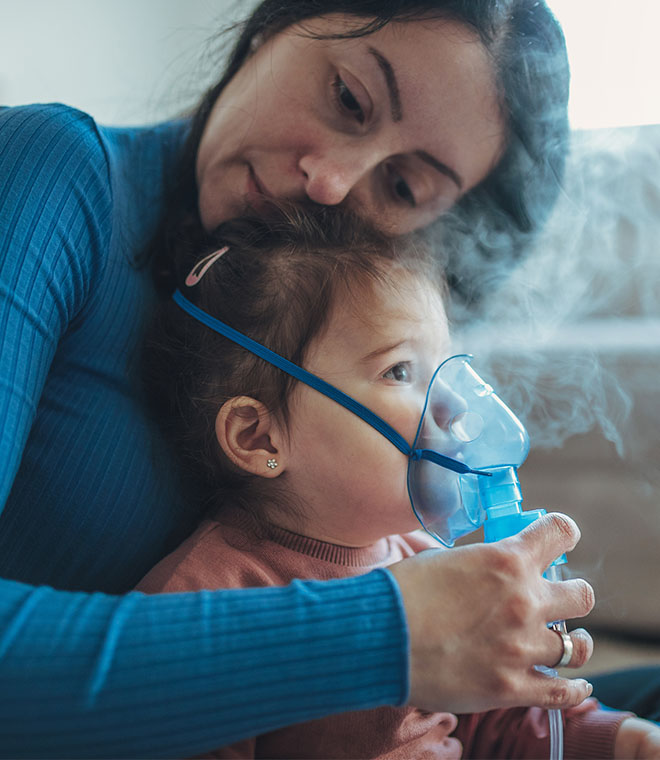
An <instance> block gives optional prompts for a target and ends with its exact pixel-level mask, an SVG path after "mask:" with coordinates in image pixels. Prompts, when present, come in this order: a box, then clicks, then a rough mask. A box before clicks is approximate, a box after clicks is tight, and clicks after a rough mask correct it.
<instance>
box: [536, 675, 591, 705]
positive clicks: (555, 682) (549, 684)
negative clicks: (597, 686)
mask: <svg viewBox="0 0 660 760" xmlns="http://www.w3.org/2000/svg"><path fill="white" fill-rule="evenodd" d="M531 679H532V680H533V683H532V685H531V686H530V687H529V692H530V694H531V699H530V700H529V704H533V705H537V706H538V707H545V708H546V709H548V710H550V709H553V708H555V709H557V710H566V709H567V708H569V707H575V706H576V705H579V704H580V703H582V702H584V700H585V699H586V698H587V697H590V696H591V692H592V691H593V686H592V685H591V684H590V683H589V682H588V681H585V680H584V678H561V677H559V676H551V675H546V674H545V673H541V672H540V671H538V670H534V671H533V673H532V675H531Z"/></svg>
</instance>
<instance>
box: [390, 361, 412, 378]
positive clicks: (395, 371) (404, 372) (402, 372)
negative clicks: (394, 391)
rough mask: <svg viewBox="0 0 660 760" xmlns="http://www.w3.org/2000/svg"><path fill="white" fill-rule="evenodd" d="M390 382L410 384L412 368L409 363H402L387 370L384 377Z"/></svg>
mask: <svg viewBox="0 0 660 760" xmlns="http://www.w3.org/2000/svg"><path fill="white" fill-rule="evenodd" d="M383 377H386V378H387V379H388V380H395V381H396V382H397V383H409V382H410V366H409V365H408V363H407V362H400V363H399V364H395V365H394V366H393V367H391V368H390V369H388V370H387V372H386V373H385V374H384V375H383Z"/></svg>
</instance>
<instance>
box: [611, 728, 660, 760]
mask: <svg viewBox="0 0 660 760" xmlns="http://www.w3.org/2000/svg"><path fill="white" fill-rule="evenodd" d="M614 757H615V760H637V758H639V760H642V758H644V760H660V727H658V726H657V725H656V724H655V723H652V722H651V721H649V720H642V719H641V718H626V720H624V721H623V723H622V724H621V725H620V726H619V730H618V732H617V735H616V740H615V742H614Z"/></svg>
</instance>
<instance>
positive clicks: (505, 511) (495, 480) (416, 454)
mask: <svg viewBox="0 0 660 760" xmlns="http://www.w3.org/2000/svg"><path fill="white" fill-rule="evenodd" d="M173 300H174V301H175V302H176V303H177V304H178V305H179V306H180V307H181V308H182V309H184V311H187V312H188V313H189V314H190V315H191V316H192V317H194V318H195V319H197V320H199V321H200V322H202V323H204V324H206V325H207V327H210V328H211V329H212V330H214V331H215V332H218V333H220V334H221V335H224V336H225V337H226V338H229V340H232V341H233V342H235V343H237V344H239V345H241V346H243V347H244V348H246V349H247V350H248V351H251V352H252V353H253V354H255V355H257V356H259V357H261V358H262V359H264V360H265V361H267V362H269V363H271V364H273V365H275V366H276V367H278V368H279V369H281V370H282V371H283V372H286V373H287V374H289V375H291V376H292V377H294V378H296V379H297V380H299V381H301V382H303V383H305V384H307V385H309V386H310V387H312V388H314V389H315V390H317V391H319V392H320V393H322V394H324V395H325V396H328V397H329V398H331V399H333V400H334V401H336V402H337V403H339V404H341V405H342V406H344V407H345V408H346V409H348V410H349V411H351V412H353V413H354V414H356V415H357V416H358V417H360V418H361V419H363V420H364V421H365V422H367V423H368V424H369V425H371V426H372V427H373V428H375V429H376V430H378V432H380V433H381V434H382V435H383V436H385V438H387V439H388V440H389V441H390V443H392V444H393V445H394V446H396V447H397V448H398V449H399V450H400V451H401V452H403V453H404V454H406V455H407V456H408V457H409V490H410V465H411V463H415V462H416V463H420V462H428V463H433V464H435V465H439V466H440V467H442V468H445V469H446V470H449V471H452V472H454V473H456V474H457V475H458V476H459V477H462V476H465V475H468V476H471V477H473V476H476V477H477V480H478V483H479V486H478V490H479V494H480V499H481V504H482V507H483V509H485V512H486V519H485V522H484V540H485V541H486V542H492V541H498V540H500V539H501V538H506V537H508V536H513V535H515V534H516V533H518V532H519V531H521V530H522V529H523V528H524V527H526V526H527V525H529V524H530V523H531V522H533V521H534V520H536V519H538V518H539V517H540V516H541V515H543V514H545V510H543V509H537V510H527V511H524V512H523V510H522V507H521V504H522V494H521V491H520V483H519V481H518V474H517V465H516V466H513V465H500V466H495V467H486V466H477V465H475V463H474V462H470V464H468V463H467V461H466V459H465V458H464V459H463V461H461V460H458V459H456V458H454V457H453V456H447V455H445V454H443V453H441V452H440V451H438V450H437V448H428V447H426V446H420V447H417V446H415V445H413V446H412V447H411V446H409V445H408V443H407V441H406V440H405V438H403V436H401V435H400V434H399V433H398V432H397V431H396V430H395V429H394V428H393V427H391V426H390V425H389V424H388V423H387V422H385V420H383V419H382V418H380V417H378V415H376V414H374V413H373V412H372V411H371V410H370V409H368V408H367V407H365V406H363V405H362V404H360V403H359V402H358V401H356V400H355V399H353V398H351V397H350V396H348V395H347V394H345V393H344V392H343V391H341V390H340V389H338V388H336V387H335V386H333V385H331V384H330V383H327V382H326V381H324V380H323V379H322V378H320V377H317V376H316V375H313V374H312V373H310V372H307V371H306V370H305V369H303V368H302V367H300V366H299V365H296V364H294V363H293V362H290V361H289V360H288V359H286V358H285V357H283V356H281V355H279V354H277V353H276V352H274V351H271V350H270V349H269V348H267V347H266V346H264V345H262V344H260V343H258V342H257V341H254V340H252V339H251V338H249V337H248V336H247V335H244V334H243V333H240V332H239V331H237V330H235V329H234V328H232V327H231V326H230V325H227V324H226V323H224V322H221V321H220V320H218V319H216V318H215V317H213V316H211V315H210V314H207V313H206V312H205V311H203V310H202V309H200V308H199V307H198V306H196V305H195V304H193V303H192V302H190V301H189V300H188V299H187V298H186V297H185V296H183V295H182V293H181V292H180V291H178V290H177V291H176V292H175V293H174V295H173ZM471 358H472V357H471V356H469V355H463V356H456V357H452V358H451V359H448V360H446V361H445V362H444V363H443V365H441V367H439V368H438V370H436V373H435V374H434V377H433V379H432V381H431V386H429V393H427V403H428V399H429V394H430V391H431V387H432V385H433V381H434V380H435V378H436V376H437V375H438V373H439V372H440V370H441V369H442V367H444V366H446V365H449V363H450V362H452V361H455V360H459V361H463V362H464V363H465V364H466V365H469V362H470V360H471ZM472 377H473V378H474V380H475V381H476V382H477V385H478V387H479V389H480V393H479V395H481V396H482V397H487V396H488V397H491V398H493V399H494V400H495V401H496V404H495V406H494V407H493V408H496V407H497V408H498V410H499V412H500V413H502V412H503V413H504V415H505V418H506V419H508V420H510V421H511V422H512V423H513V426H514V428H515V427H516V426H517V428H518V429H517V433H522V436H521V437H520V436H519V440H517V443H516V445H517V444H521V448H520V451H519V455H518V457H517V458H516V459H515V461H516V462H517V464H520V463H522V461H523V460H524V458H525V456H526V455H527V451H528V448H529V439H528V438H527V434H526V432H525V430H524V428H523V427H522V425H521V423H520V422H519V420H518V419H517V418H516V417H515V415H513V413H512V412H511V411H510V410H509V409H508V407H506V406H505V405H504V404H502V402H501V401H499V399H497V397H496V395H495V394H494V393H493V389H492V388H491V387H490V386H489V385H488V384H486V383H483V381H482V380H481V378H479V376H478V375H476V373H474V372H473V371H472ZM475 387H476V386H475ZM473 390H474V388H473ZM426 408H427V405H425V408H424V413H425V412H426ZM424 413H423V415H422V420H420V430H421V427H422V422H423V416H424ZM418 437H419V431H418V436H416V439H415V443H417V440H418ZM509 461H513V460H509ZM411 503H412V506H413V510H414V511H415V514H416V515H417V517H418V519H419V520H420V523H421V524H422V526H423V527H424V528H425V530H427V531H428V532H429V533H430V534H431V535H432V536H434V537H435V538H437V539H438V540H439V541H441V542H442V543H445V544H446V542H445V541H444V540H443V539H442V537H441V536H439V535H438V533H437V532H435V531H434V530H433V529H430V528H429V526H428V524H427V523H426V521H425V519H424V518H423V517H422V516H421V515H420V513H419V512H418V510H417V509H416V508H415V503H414V498H413V495H412V493H411ZM469 523H470V524H469V526H468V529H469V530H470V531H471V530H474V529H475V528H477V527H478V523H477V522H473V521H472V520H471V519H470V520H469ZM463 535H465V532H464V533H463ZM452 543H453V540H452V542H451V543H449V544H446V545H449V546H450V545H452ZM565 562H566V558H565V556H564V555H562V557H559V558H558V559H556V560H555V561H554V562H553V563H552V565H551V566H550V568H548V570H546V572H545V574H544V575H545V577H547V578H548V579H549V580H560V579H561V578H560V577H557V574H558V573H560V570H559V567H558V566H559V565H561V564H563V563H565ZM551 626H560V627H561V626H563V631H564V632H565V631H566V625H565V623H564V622H563V621H558V622H555V623H552V624H551ZM560 629H561V628H560ZM538 669H539V670H541V671H542V672H544V673H546V674H548V675H550V674H552V675H553V676H556V675H557V674H556V672H555V671H554V670H551V669H550V668H545V667H543V666H538ZM548 716H549V729H550V758H551V760H561V758H562V756H563V725H562V719H561V712H560V711H559V710H549V711H548Z"/></svg>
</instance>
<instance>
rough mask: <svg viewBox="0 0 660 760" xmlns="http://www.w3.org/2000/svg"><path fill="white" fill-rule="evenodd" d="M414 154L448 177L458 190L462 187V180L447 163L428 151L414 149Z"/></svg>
mask: <svg viewBox="0 0 660 760" xmlns="http://www.w3.org/2000/svg"><path fill="white" fill-rule="evenodd" d="M415 155H416V156H417V157H418V158H421V159H422V161H425V162H426V163H427V164H430V165H431V166H432V167H433V168H434V169H437V170H438V171H439V172H440V174H444V175H445V176H446V177H449V179H450V180H451V181H452V182H453V183H454V184H455V185H456V186H457V187H458V189H459V190H462V189H463V180H462V179H461V178H460V176H459V175H458V174H457V173H456V172H455V171H454V170H453V169H452V168H451V166H447V164H443V163H442V161H438V159H437V158H434V157H433V156H432V155H431V154H430V153H427V152H426V151H425V150H416V151H415Z"/></svg>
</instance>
